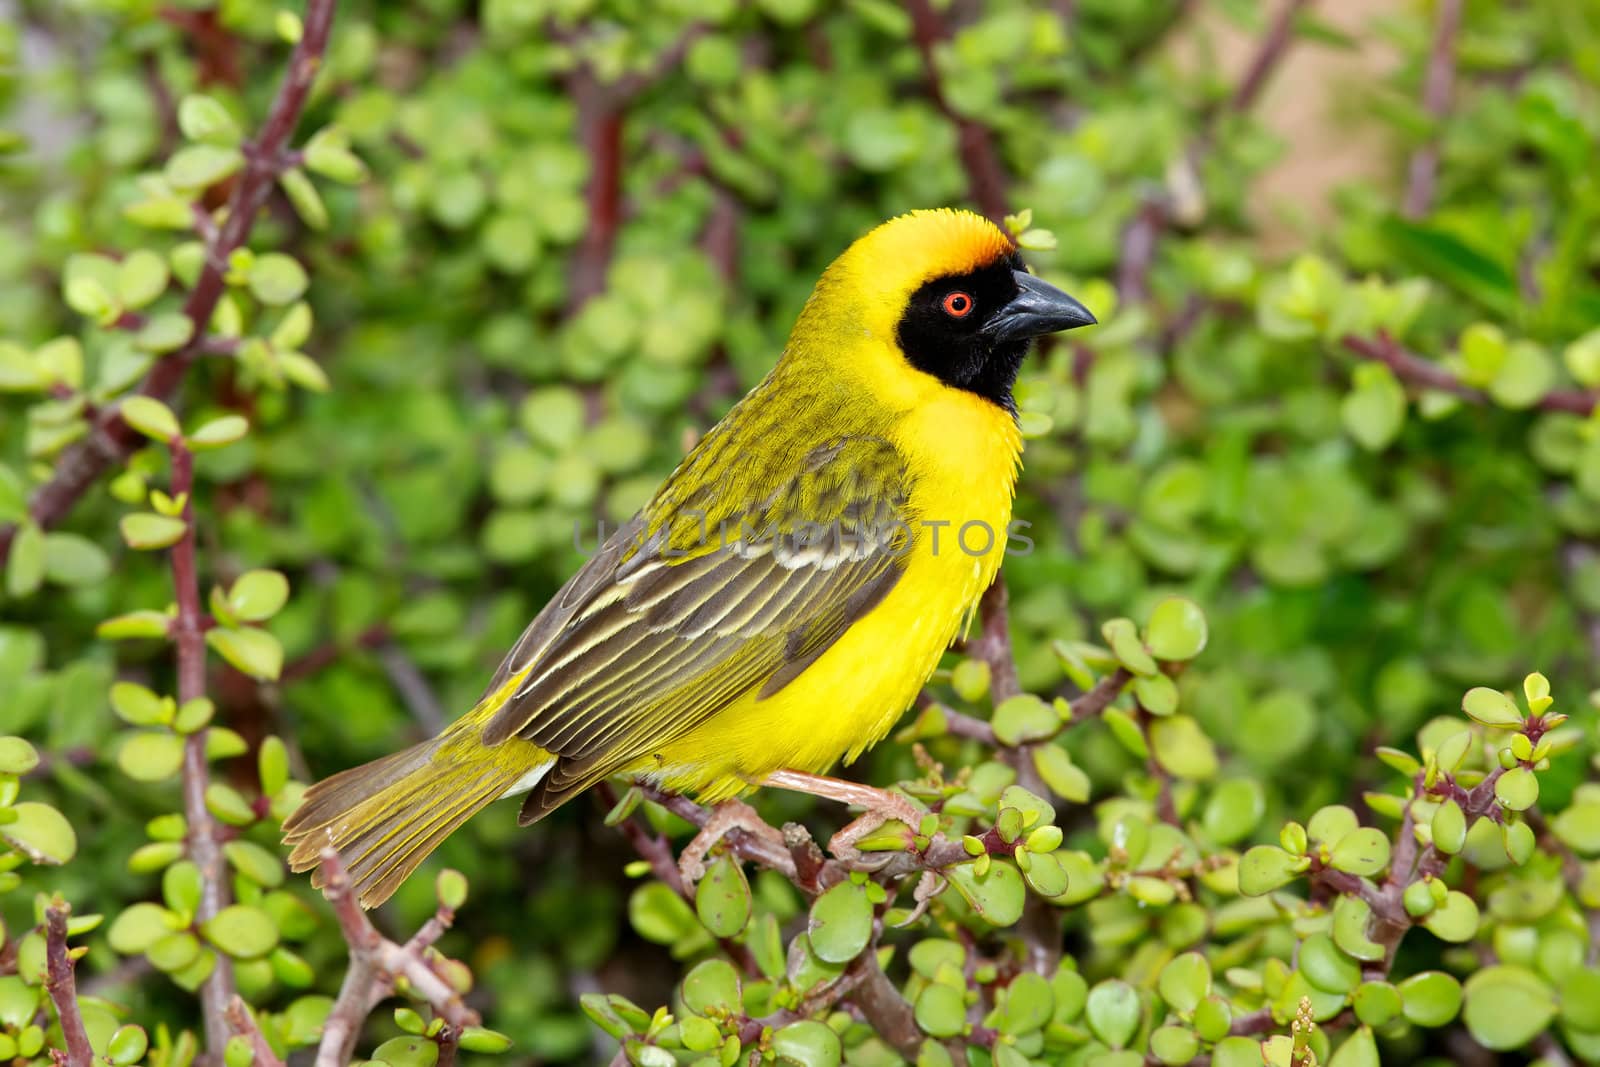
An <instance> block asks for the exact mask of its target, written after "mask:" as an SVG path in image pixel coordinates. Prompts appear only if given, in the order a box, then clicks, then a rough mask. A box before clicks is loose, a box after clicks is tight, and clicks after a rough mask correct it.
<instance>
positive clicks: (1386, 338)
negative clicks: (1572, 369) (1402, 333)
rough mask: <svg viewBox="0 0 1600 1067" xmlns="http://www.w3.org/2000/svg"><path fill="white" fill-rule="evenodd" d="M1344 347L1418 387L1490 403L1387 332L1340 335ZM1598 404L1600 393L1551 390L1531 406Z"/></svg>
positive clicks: (1578, 408)
mask: <svg viewBox="0 0 1600 1067" xmlns="http://www.w3.org/2000/svg"><path fill="white" fill-rule="evenodd" d="M1342 343H1343V344H1344V347H1345V348H1347V349H1349V350H1350V351H1351V352H1353V353H1354V354H1356V355H1357V356H1360V357H1361V358H1362V359H1367V360H1372V361H1374V362H1377V363H1382V364H1385V365H1386V366H1388V368H1389V369H1390V370H1391V371H1393V372H1394V376H1395V377H1396V378H1399V379H1400V380H1401V381H1402V382H1406V383H1408V384H1410V385H1415V386H1420V387H1421V388H1424V389H1433V390H1437V391H1439V392H1442V393H1449V394H1450V395H1452V396H1456V397H1459V398H1461V399H1462V400H1465V401H1466V402H1467V403H1469V404H1490V403H1492V400H1491V398H1490V396H1489V394H1488V393H1486V392H1484V391H1483V390H1482V389H1478V388H1476V387H1475V386H1471V385H1468V384H1467V383H1466V382H1463V381H1462V380H1461V379H1460V378H1458V377H1456V375H1455V373H1454V372H1453V371H1451V370H1450V369H1449V368H1448V367H1442V366H1440V365H1439V364H1437V363H1435V362H1433V361H1432V360H1429V359H1424V358H1422V357H1421V356H1419V355H1416V354H1415V353H1413V352H1409V351H1407V350H1406V348H1405V347H1404V346H1403V345H1401V344H1400V343H1399V342H1398V341H1396V340H1395V339H1394V338H1393V337H1391V336H1390V335H1389V334H1387V333H1380V334H1379V335H1378V336H1377V337H1376V338H1366V337H1356V336H1354V335H1352V336H1348V337H1345V338H1343V340H1342ZM1597 403H1600V396H1597V395H1596V394H1594V393H1592V392H1588V391H1587V390H1583V389H1552V390H1550V391H1549V392H1548V393H1545V394H1544V396H1542V397H1540V398H1539V400H1538V402H1537V403H1535V404H1534V405H1533V406H1534V407H1536V408H1537V409H1539V410H1540V411H1562V412H1566V413H1568V414H1571V415H1588V414H1589V413H1590V412H1592V411H1593V410H1594V408H1595V404H1597Z"/></svg>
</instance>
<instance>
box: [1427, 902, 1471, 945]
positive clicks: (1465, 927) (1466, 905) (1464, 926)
mask: <svg viewBox="0 0 1600 1067" xmlns="http://www.w3.org/2000/svg"><path fill="white" fill-rule="evenodd" d="M1422 925H1423V926H1426V927H1427V928H1428V930H1429V931H1430V932H1431V933H1432V934H1433V935H1434V936H1435V937H1437V938H1439V939H1440V940H1441V941H1451V942H1455V943H1457V944H1461V943H1465V942H1467V941H1471V940H1472V939H1473V938H1474V937H1475V936H1477V933H1478V905H1477V903H1476V902H1474V901H1473V899H1472V898H1471V897H1469V896H1467V895H1466V894H1465V893H1461V892H1457V891H1456V890H1454V889H1452V890H1450V892H1449V893H1448V894H1446V896H1445V898H1444V903H1443V904H1441V905H1439V906H1438V907H1437V908H1434V909H1433V910H1432V911H1431V912H1429V913H1428V916H1427V918H1425V919H1423V920H1422Z"/></svg>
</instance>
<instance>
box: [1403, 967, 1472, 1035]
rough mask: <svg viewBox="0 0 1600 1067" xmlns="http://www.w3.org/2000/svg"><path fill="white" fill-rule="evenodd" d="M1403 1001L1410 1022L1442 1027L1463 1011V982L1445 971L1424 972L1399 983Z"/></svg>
mask: <svg viewBox="0 0 1600 1067" xmlns="http://www.w3.org/2000/svg"><path fill="white" fill-rule="evenodd" d="M1400 1001H1401V1005H1402V1010H1403V1011H1404V1013H1405V1017H1406V1018H1407V1019H1408V1020H1410V1021H1411V1022H1413V1023H1415V1024H1416V1025H1418V1026H1426V1027H1430V1028H1436V1027H1440V1026H1443V1025H1444V1024H1445V1023H1447V1022H1449V1021H1450V1020H1451V1019H1454V1018H1455V1017H1456V1012H1458V1011H1460V1010H1461V983H1460V982H1458V981H1456V980H1455V979H1454V978H1453V977H1451V976H1450V975H1448V974H1445V973H1444V972H1443V971H1423V972H1421V973H1420V974H1414V975H1412V976H1411V977H1410V978H1407V979H1406V980H1405V981H1403V982H1401V983H1400Z"/></svg>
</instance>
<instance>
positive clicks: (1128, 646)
mask: <svg viewBox="0 0 1600 1067" xmlns="http://www.w3.org/2000/svg"><path fill="white" fill-rule="evenodd" d="M1100 634H1101V636H1103V637H1104V638H1105V639H1106V643H1107V644H1108V645H1110V646H1111V652H1112V654H1113V655H1114V656H1116V657H1117V659H1118V660H1119V661H1120V662H1121V663H1122V665H1123V666H1124V667H1126V668H1128V670H1130V671H1132V672H1133V673H1134V674H1155V673H1156V671H1157V667H1156V661H1155V660H1154V659H1152V658H1151V657H1150V653H1149V651H1148V650H1146V648H1145V647H1144V643H1143V642H1142V641H1140V640H1139V631H1138V630H1137V629H1136V628H1135V627H1134V625H1133V620H1132V619H1112V620H1111V621H1109V622H1107V623H1105V624H1104V625H1102V626H1101V627H1100Z"/></svg>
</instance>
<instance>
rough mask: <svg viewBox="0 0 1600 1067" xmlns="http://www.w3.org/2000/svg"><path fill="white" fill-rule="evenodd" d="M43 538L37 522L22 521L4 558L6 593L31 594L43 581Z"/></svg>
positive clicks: (23, 595)
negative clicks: (9, 554) (9, 553)
mask: <svg viewBox="0 0 1600 1067" xmlns="http://www.w3.org/2000/svg"><path fill="white" fill-rule="evenodd" d="M44 574H45V539H44V531H43V530H41V529H40V528H39V526H38V524H37V523H33V522H24V523H23V524H22V525H21V526H19V527H17V533H16V536H15V537H14V538H13V539H12V541H11V556H10V558H9V559H7V560H6V593H7V594H8V595H9V596H14V597H25V596H31V595H32V594H33V592H34V591H35V590H36V589H38V588H39V586H40V585H41V584H43V582H44Z"/></svg>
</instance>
